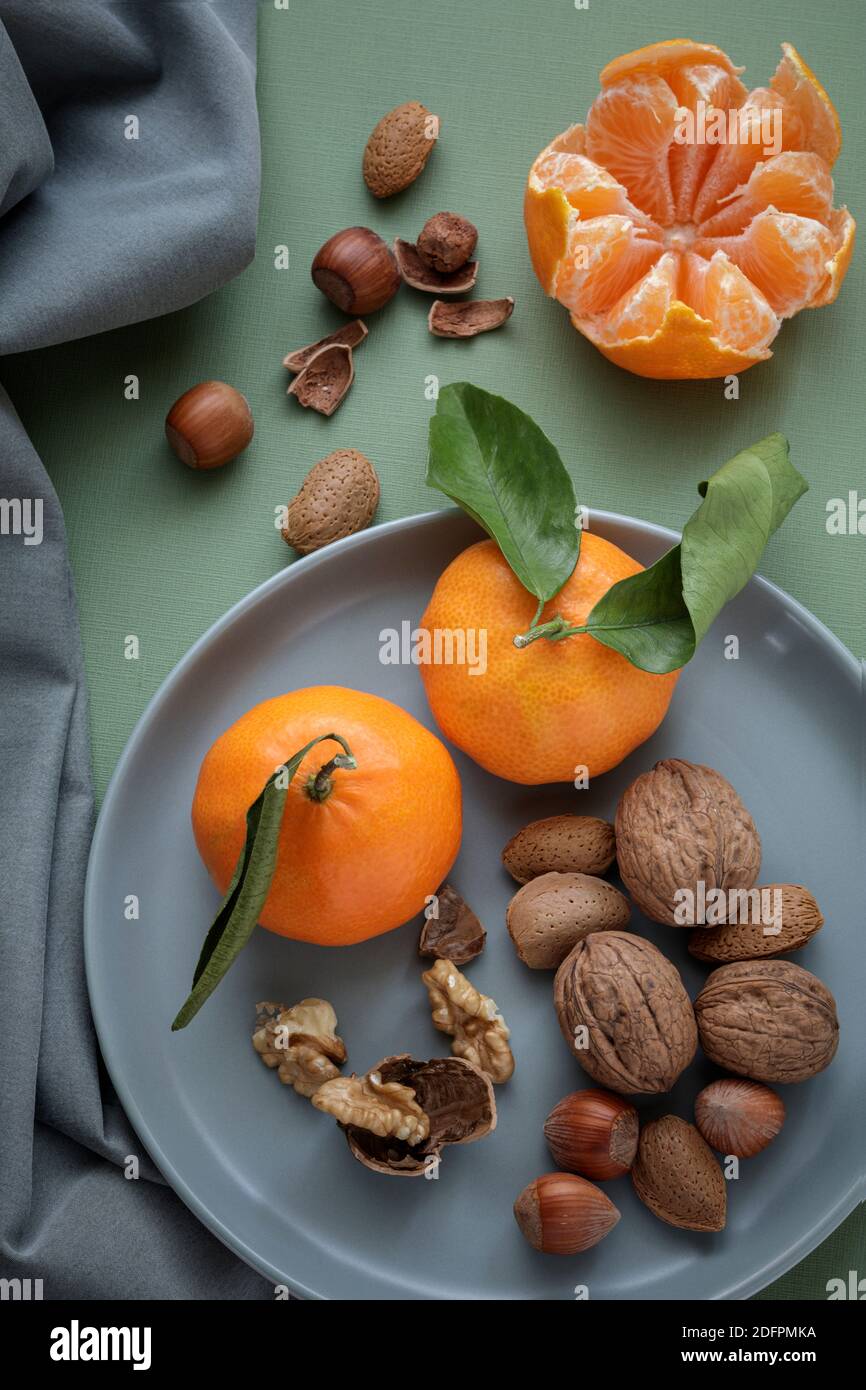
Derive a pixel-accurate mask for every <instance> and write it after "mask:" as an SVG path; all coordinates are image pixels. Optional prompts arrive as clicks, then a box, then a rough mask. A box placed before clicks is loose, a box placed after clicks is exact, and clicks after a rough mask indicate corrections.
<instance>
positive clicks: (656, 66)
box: [524, 39, 855, 378]
mask: <svg viewBox="0 0 866 1390" xmlns="http://www.w3.org/2000/svg"><path fill="white" fill-rule="evenodd" d="M782 53H783V57H782V59H781V61H780V63H779V65H778V67H777V69H776V72H775V74H774V75H773V77H772V78H771V79H770V85H769V87H768V88H767V87H757V88H756V89H755V90H753V91H751V92H747V90H746V88H745V87H744V86H743V83H742V82H741V81H740V76H739V74H740V73H741V72H742V71H743V69H742V68H738V67H735V66H734V64H733V63H732V62H731V59H730V58H729V57H728V55H727V54H726V53H723V52H722V50H721V49H720V48H716V47H715V45H713V44H708V43H695V42H693V41H692V40H691V39H671V40H667V41H665V42H662V43H654V44H650V45H649V46H648V47H646V48H640V49H637V50H636V51H635V52H633V53H626V54H625V55H623V56H622V57H620V58H616V59H615V60H614V61H613V62H611V63H608V65H607V66H606V67H605V68H604V69H603V70H602V72H601V92H600V94H599V96H598V97H596V99H595V101H594V102H593V104H592V106H591V107H590V110H589V114H588V116H587V119H586V124H585V125H573V126H571V127H570V129H568V130H567V131H565V132H564V133H563V134H562V135H559V136H557V137H556V139H555V140H553V141H552V142H551V143H550V144H549V145H548V146H547V148H546V149H544V150H543V151H542V152H541V154H540V155H539V156H538V158H537V159H536V160H535V163H534V164H533V166H532V168H531V170H530V173H529V179H528V183H527V187H526V194H525V199H524V217H525V222H526V232H527V237H528V241H529V250H530V255H531V257H532V263H533V266H534V268H535V273H536V275H537V276H538V279H539V280H540V282H541V285H542V287H543V289H544V290H545V292H546V293H547V294H549V295H551V296H552V297H553V298H554V299H557V300H559V302H560V303H561V304H563V305H565V307H566V308H567V309H568V310H569V311H570V313H571V321H572V323H573V324H574V327H575V328H576V329H577V330H578V331H579V332H580V333H582V334H584V336H585V337H587V338H588V339H589V340H590V342H592V343H594V344H595V346H596V347H597V348H598V349H599V351H600V352H602V353H603V354H604V356H605V357H607V358H609V359H610V361H611V362H615V363H616V364H617V366H620V367H625V368H626V369H627V370H628V371H630V372H634V373H636V374H637V375H638V376H647V377H656V378H685V377H693V378H702V377H717V376H726V375H728V374H729V373H737V372H741V371H745V369H746V368H747V367H751V366H753V365H754V363H756V362H761V361H763V360H765V359H766V358H768V357H771V356H772V353H771V351H770V344H771V343H772V341H773V339H774V338H775V337H776V335H777V333H778V332H779V329H780V328H781V326H782V322H783V320H784V319H787V318H791V317H792V316H793V315H794V314H796V313H799V311H800V310H801V309H817V308H820V307H821V306H822V305H825V304H831V303H832V302H833V300H834V299H835V298H836V296H837V295H838V293H839V289H840V287H841V284H842V281H843V279H844V277H845V273H846V271H847V269H848V265H849V262H850V260H851V254H852V250H853V246H854V233H855V223H854V219H853V217H852V216H851V214H850V213H849V212H848V210H847V209H846V208H844V207H841V208H834V206H833V192H834V190H833V179H832V176H831V173H830V170H831V168H832V166H833V164H834V163H835V161H836V159H837V157H838V155H839V151H840V149H841V144H842V137H841V130H840V125H839V118H838V116H837V114H836V111H835V109H834V107H833V104H832V102H831V101H830V98H829V97H828V95H827V93H826V92H825V90H824V88H823V87H822V86H821V84H820V82H819V81H818V79H817V78H816V77H815V74H814V73H813V72H812V71H811V70H810V69H809V68H808V67H807V65H806V63H805V62H804V61H803V59H802V58H801V57H800V55H799V53H798V52H797V50H796V49H795V48H793V47H792V46H791V45H790V44H787V43H784V44H782ZM768 141H769V143H768ZM777 145H778V148H776V146H777Z"/></svg>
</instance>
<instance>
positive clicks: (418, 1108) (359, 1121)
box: [313, 1054, 496, 1177]
mask: <svg viewBox="0 0 866 1390" xmlns="http://www.w3.org/2000/svg"><path fill="white" fill-rule="evenodd" d="M338 1081H339V1082H347V1081H348V1082H352V1083H355V1084H354V1085H334V1084H333V1083H331V1082H328V1083H327V1084H326V1085H325V1086H323V1087H321V1088H320V1090H319V1091H317V1092H316V1095H315V1097H314V1099H313V1104H314V1105H315V1106H316V1108H317V1109H318V1110H323V1111H325V1112H326V1113H328V1114H333V1115H334V1116H335V1118H336V1119H337V1120H338V1122H339V1124H340V1126H341V1128H342V1129H343V1131H344V1132H345V1135H346V1139H347V1141H348V1144H349V1150H350V1152H351V1154H352V1156H353V1157H354V1158H357V1159H358V1161H359V1163H363V1164H364V1166H365V1167H366V1168H372V1169H373V1170H374V1171H375V1172H378V1173H388V1174H392V1175H395V1176H398V1177H423V1176H424V1174H425V1173H428V1172H430V1171H431V1170H433V1171H435V1167H436V1165H437V1164H438V1162H439V1159H440V1157H441V1154H442V1150H443V1149H444V1148H445V1147H446V1146H447V1145H449V1144H470V1143H472V1142H473V1141H474V1140H476V1139H483V1138H484V1136H485V1135H486V1134H489V1133H490V1132H491V1131H492V1130H494V1129H495V1128H496V1101H495V1099H494V1096H493V1086H492V1085H491V1083H490V1079H489V1077H487V1076H485V1075H484V1073H483V1072H482V1071H480V1070H479V1068H478V1067H475V1066H473V1065H472V1063H471V1062H467V1061H465V1060H464V1059H462V1058H459V1057H439V1058H434V1059H433V1060H432V1061H429V1062H418V1061H415V1059H414V1058H412V1057H409V1056H408V1055H406V1054H403V1055H401V1056H397V1057H386V1058H385V1059H384V1061H382V1062H380V1063H379V1064H378V1066H376V1067H374V1068H373V1070H372V1071H371V1072H368V1073H367V1075H366V1077H351V1078H344V1077H340V1078H338ZM413 1141H414V1142H413Z"/></svg>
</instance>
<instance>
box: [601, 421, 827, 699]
mask: <svg viewBox="0 0 866 1390" xmlns="http://www.w3.org/2000/svg"><path fill="white" fill-rule="evenodd" d="M808 486H809V485H808V483H807V482H806V480H805V479H804V478H803V477H802V476H801V475H800V474H799V473H798V472H797V470H796V468H794V466H793V464H792V463H791V462H790V460H789V458H788V441H787V440H786V439H785V437H784V436H783V435H781V434H769V435H767V437H766V438H765V439H761V440H759V441H758V443H757V444H753V445H752V446H751V448H749V449H744V450H743V451H742V453H739V454H737V455H736V456H735V457H734V458H732V459H730V460H729V461H728V462H727V463H725V464H723V465H722V467H721V468H720V469H719V470H718V471H717V472H716V473H714V474H713V476H712V477H711V478H709V479H708V481H707V482H704V483H701V484H700V487H699V489H698V491H699V492H700V494H701V496H702V497H703V499H704V500H703V502H702V503H701V505H700V506H699V507H698V509H697V511H696V512H695V513H694V515H693V516H692V517H691V518H690V520H689V521H687V522H686V524H685V526H684V528H683V537H682V541H681V542H680V544H679V545H676V546H674V547H673V549H672V550H669V551H668V552H667V553H666V554H665V555H663V556H662V557H661V559H660V560H657V561H656V563H655V564H654V565H651V566H650V568H649V569H647V570H642V571H641V572H640V573H639V574H635V575H632V576H631V577H630V578H629V579H621V580H620V582H619V583H618V584H614V585H613V587H612V588H611V589H609V590H608V592H607V593H606V594H605V595H604V596H603V597H602V598H600V599H599V601H598V603H597V604H596V605H595V607H594V608H593V610H592V612H591V613H590V615H589V617H588V619H587V621H586V629H585V630H586V631H587V632H589V633H591V634H592V636H593V637H595V638H596V640H597V641H599V642H602V643H604V645H605V646H607V647H613V648H614V650H615V651H618V652H622V654H623V656H625V657H627V658H628V660H629V661H631V662H632V663H633V664H634V665H635V666H640V667H641V668H642V669H643V670H644V671H653V672H655V673H657V674H663V673H665V672H668V671H676V670H678V669H679V667H681V666H684V665H685V664H686V662H687V661H690V660H691V658H692V657H693V656H694V654H695V650H696V648H697V645H698V643H699V642H700V641H701V638H702V637H704V636H705V635H706V633H707V632H708V630H709V628H710V627H711V626H712V624H713V623H714V622H715V619H716V618H717V617H718V615H719V613H720V612H721V610H722V608H723V607H724V605H725V604H726V603H727V602H728V601H729V600H730V599H732V598H733V597H734V595H735V594H738V593H739V592H740V590H741V589H742V588H743V585H744V584H746V583H747V582H748V580H749V579H751V577H752V575H753V574H754V572H755V570H756V569H757V567H758V563H759V561H760V558H761V555H762V553H763V550H764V546H765V545H766V544H767V541H768V540H769V538H770V536H771V535H772V534H773V532H774V531H775V530H777V529H778V527H779V526H781V524H782V522H783V521H784V520H785V517H786V516H787V515H788V512H789V511H790V510H791V508H792V507H793V505H794V503H795V502H796V501H797V500H798V498H800V497H802V495H803V493H804V492H806V491H808Z"/></svg>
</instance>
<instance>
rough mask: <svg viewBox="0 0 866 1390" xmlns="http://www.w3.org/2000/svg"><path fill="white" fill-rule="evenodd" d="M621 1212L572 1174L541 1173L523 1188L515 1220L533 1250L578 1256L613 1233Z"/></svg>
mask: <svg viewBox="0 0 866 1390" xmlns="http://www.w3.org/2000/svg"><path fill="white" fill-rule="evenodd" d="M619 1217H620V1213H619V1211H618V1210H617V1208H616V1207H615V1206H614V1204H613V1202H612V1201H611V1200H610V1198H609V1197H608V1196H607V1194H606V1193H604V1192H602V1190H601V1188H600V1187H596V1186H595V1185H594V1184H593V1183H591V1182H587V1181H586V1179H585V1178H579V1177H576V1176H575V1174H574V1173H544V1174H542V1176H541V1177H540V1178H535V1179H534V1180H533V1181H532V1182H531V1183H528V1184H527V1186H526V1187H525V1188H524V1189H523V1191H522V1192H521V1194H520V1196H519V1197H518V1198H517V1201H516V1202H515V1203H514V1219H515V1221H516V1222H517V1224H518V1226H519V1227H520V1230H521V1232H522V1233H523V1235H524V1236H525V1237H526V1239H527V1240H528V1241H529V1244H530V1245H531V1246H533V1247H534V1248H535V1249H536V1250H541V1251H542V1252H543V1253H544V1254H546V1255H578V1254H580V1252H581V1251H582V1250H590V1249H591V1248H592V1246H593V1245H598V1242H599V1241H600V1240H603V1239H604V1237H605V1236H606V1235H607V1234H608V1232H609V1231H612V1230H613V1228H614V1226H615V1225H616V1223H617V1222H618V1221H619Z"/></svg>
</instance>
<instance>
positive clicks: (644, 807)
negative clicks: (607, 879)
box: [616, 758, 761, 927]
mask: <svg viewBox="0 0 866 1390" xmlns="http://www.w3.org/2000/svg"><path fill="white" fill-rule="evenodd" d="M616 857H617V861H618V864H619V871H620V875H621V877H622V880H623V882H624V884H625V886H626V888H627V889H628V890H629V892H630V893H631V895H632V897H633V898H634V900H635V902H636V903H637V905H638V907H639V908H640V910H641V912H643V913H645V914H646V916H647V917H650V918H651V919H652V920H653V921H654V922H663V923H665V924H666V925H667V926H669V927H677V926H690V925H691V923H690V922H688V921H682V920H681V919H680V920H678V916H677V913H676V909H677V906H678V902H679V899H678V896H677V895H678V893H680V892H682V891H683V890H688V891H689V892H691V893H693V894H695V895H697V893H698V887H697V885H698V883H700V882H702V883H703V884H704V887H705V889H706V891H707V892H709V891H710V890H711V889H715V888H721V889H723V890H725V891H727V890H728V889H730V888H751V887H752V885H753V884H754V883H755V882H756V881H757V877H758V873H759V871H760V868H761V840H760V837H759V835H758V832H757V830H756V829H755V823H754V821H753V820H752V817H751V816H750V815H749V813H748V811H747V810H746V808H745V806H744V805H743V803H742V801H741V800H740V798H739V797H738V796H737V793H736V792H735V791H734V789H733V787H732V786H731V784H730V782H728V781H726V780H725V778H724V777H722V775H721V773H719V772H715V771H714V769H713V768H711V767H702V766H701V765H700V764H699V763H690V762H686V760H685V759H684V758H667V759H665V760H664V761H662V762H658V763H656V765H655V767H654V768H653V769H652V771H651V772H645V773H643V775H642V776H640V777H638V778H637V780H636V781H634V782H632V784H631V786H630V787H628V788H627V789H626V791H625V792H624V794H623V796H622V799H621V800H620V803H619V806H618V807H617V812H616Z"/></svg>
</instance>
